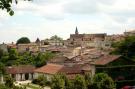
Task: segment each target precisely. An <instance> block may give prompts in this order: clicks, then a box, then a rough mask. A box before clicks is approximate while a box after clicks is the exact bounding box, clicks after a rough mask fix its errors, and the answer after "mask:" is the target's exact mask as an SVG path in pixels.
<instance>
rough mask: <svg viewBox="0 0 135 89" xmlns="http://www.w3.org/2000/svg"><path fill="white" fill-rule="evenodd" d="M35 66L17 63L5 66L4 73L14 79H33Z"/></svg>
mask: <svg viewBox="0 0 135 89" xmlns="http://www.w3.org/2000/svg"><path fill="white" fill-rule="evenodd" d="M34 70H35V67H34V66H32V65H19V66H9V67H6V73H7V74H9V75H10V76H11V77H12V78H13V79H14V80H15V81H25V80H32V79H34Z"/></svg>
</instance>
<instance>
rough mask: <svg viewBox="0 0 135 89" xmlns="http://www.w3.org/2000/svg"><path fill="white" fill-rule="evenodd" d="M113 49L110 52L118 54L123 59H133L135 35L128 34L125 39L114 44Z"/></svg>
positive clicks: (134, 56) (134, 58) (134, 57)
mask: <svg viewBox="0 0 135 89" xmlns="http://www.w3.org/2000/svg"><path fill="white" fill-rule="evenodd" d="M114 47H115V51H113V52H112V53H115V54H120V55H122V56H123V58H124V59H127V60H130V61H135V36H128V37H126V38H125V40H122V41H121V42H118V43H115V44H114Z"/></svg>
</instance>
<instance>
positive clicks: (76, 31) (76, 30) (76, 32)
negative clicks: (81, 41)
mask: <svg viewBox="0 0 135 89" xmlns="http://www.w3.org/2000/svg"><path fill="white" fill-rule="evenodd" d="M75 34H76V35H78V34H79V32H78V28H77V26H76V29H75Z"/></svg>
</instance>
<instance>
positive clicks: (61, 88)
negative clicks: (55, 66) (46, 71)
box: [51, 74, 65, 89]
mask: <svg viewBox="0 0 135 89" xmlns="http://www.w3.org/2000/svg"><path fill="white" fill-rule="evenodd" d="M51 89H65V82H64V80H63V79H62V78H61V75H59V74H57V75H54V76H53V77H52V83H51Z"/></svg>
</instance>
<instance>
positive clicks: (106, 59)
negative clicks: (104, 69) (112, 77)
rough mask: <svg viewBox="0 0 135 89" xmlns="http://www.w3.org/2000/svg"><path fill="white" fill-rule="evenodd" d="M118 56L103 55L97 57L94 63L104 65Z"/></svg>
mask: <svg viewBox="0 0 135 89" xmlns="http://www.w3.org/2000/svg"><path fill="white" fill-rule="evenodd" d="M119 57H120V55H105V56H103V57H101V58H100V59H97V60H96V61H95V64H96V65H106V64H108V63H110V62H112V61H115V60H117V59H118V58H119Z"/></svg>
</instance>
